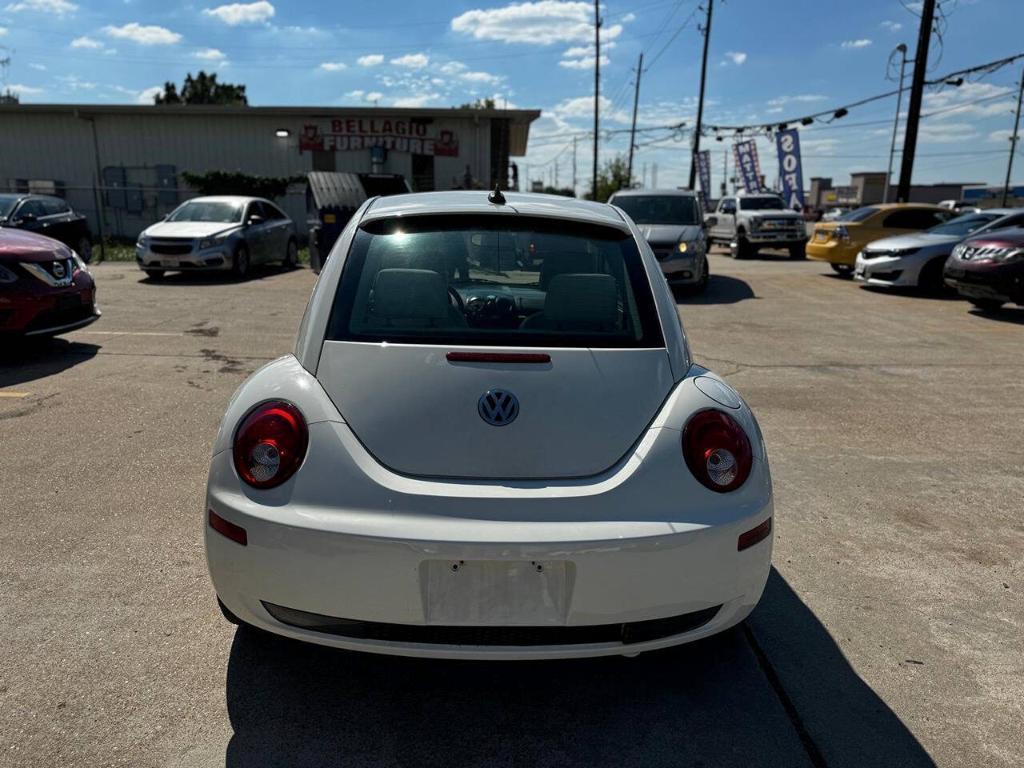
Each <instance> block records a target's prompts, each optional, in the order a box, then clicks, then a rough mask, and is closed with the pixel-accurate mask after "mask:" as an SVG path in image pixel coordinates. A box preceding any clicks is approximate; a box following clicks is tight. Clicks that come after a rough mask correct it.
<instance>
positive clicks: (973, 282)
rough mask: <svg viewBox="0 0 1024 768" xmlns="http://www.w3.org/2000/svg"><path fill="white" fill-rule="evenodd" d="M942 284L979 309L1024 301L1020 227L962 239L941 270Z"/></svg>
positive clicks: (1023, 243) (1023, 249)
mask: <svg viewBox="0 0 1024 768" xmlns="http://www.w3.org/2000/svg"><path fill="white" fill-rule="evenodd" d="M943 277H944V278H945V281H946V284H947V285H949V286H952V287H953V288H956V289H957V291H958V292H959V293H960V295H961V296H963V297H964V298H965V299H967V300H968V301H969V302H971V304H973V305H974V306H976V307H978V308H979V309H981V310H983V311H987V312H992V311H995V310H997V309H999V308H1000V307H1001V306H1003V304H1006V303H1007V302H1012V303H1014V304H1021V305H1024V228H1017V229H1002V230H999V231H997V232H992V233H991V234H985V235H979V236H978V237H972V238H970V239H969V240H965V241H964V242H962V243H960V245H958V246H957V247H956V248H954V249H953V253H952V255H951V256H950V257H949V259H947V260H946V267H945V270H944V271H943Z"/></svg>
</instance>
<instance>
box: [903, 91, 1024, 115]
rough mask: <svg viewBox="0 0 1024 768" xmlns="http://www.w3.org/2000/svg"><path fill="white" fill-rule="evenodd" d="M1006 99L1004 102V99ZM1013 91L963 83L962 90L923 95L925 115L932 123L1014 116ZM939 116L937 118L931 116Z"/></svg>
mask: <svg viewBox="0 0 1024 768" xmlns="http://www.w3.org/2000/svg"><path fill="white" fill-rule="evenodd" d="M1003 96H1005V97H1006V98H1005V99H1003V98H1001V97H1003ZM1012 96H1013V89H1011V88H1008V87H1007V86H1004V85H994V84H992V83H964V84H963V85H962V86H960V87H959V88H946V89H943V90H941V91H933V92H930V93H926V94H925V95H924V101H923V102H922V112H923V114H924V116H925V117H931V120H932V122H933V123H934V122H936V121H942V120H950V119H957V120H959V119H963V118H964V117H968V116H971V117H977V118H981V117H992V116H995V115H1006V117H1007V119H1009V118H1010V116H1011V115H1012V110H1013V106H1014V103H1015V102H1014V100H1013V98H1012ZM930 113H938V114H934V115H932V114H930Z"/></svg>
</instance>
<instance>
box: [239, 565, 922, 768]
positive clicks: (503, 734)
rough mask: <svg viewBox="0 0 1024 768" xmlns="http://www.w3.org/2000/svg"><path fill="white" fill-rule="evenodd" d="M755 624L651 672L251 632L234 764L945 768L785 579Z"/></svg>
mask: <svg viewBox="0 0 1024 768" xmlns="http://www.w3.org/2000/svg"><path fill="white" fill-rule="evenodd" d="M755 616H756V617H757V619H756V620H755V621H754V622H753V623H752V624H751V626H750V627H743V628H740V629H736V630H733V631H730V632H726V633H724V634H723V635H720V636H718V637H716V638H710V639H708V640H704V641H700V642H697V643H693V644H691V645H688V646H683V647H680V648H675V649H669V650H666V651H660V652H655V653H649V654H644V655H642V656H640V657H638V658H635V659H625V658H619V657H614V658H604V659H583V660H575V661H535V662H482V661H461V662H456V661H439V660H430V659H407V658H401V657H389V656H377V655H371V654H358V653H351V652H345V651H338V650H333V649H329V648H323V647H320V646H313V645H306V644H301V643H298V642H294V641H291V640H286V639H284V638H280V637H276V636H272V635H268V634H264V633H262V632H258V631H255V630H252V629H247V628H242V629H239V630H238V632H237V633H236V634H235V639H234V643H233V645H232V648H231V655H230V659H229V661H228V669H227V708H228V715H229V717H230V720H231V725H232V727H233V730H234V735H233V736H232V738H231V740H230V742H229V744H228V745H227V751H226V756H225V760H226V764H227V765H228V766H231V767H232V768H235V767H240V766H247V767H252V766H283V765H287V766H306V765H309V766H313V765H315V766H324V765H345V766H387V765H402V766H408V765H427V764H429V765H446V766H459V768H463V766H523V767H524V768H526V767H527V766H529V767H532V766H547V765H558V766H595V765H596V766H600V765H612V764H614V765H621V766H645V768H646V767H647V766H680V765H694V766H696V765H700V766H715V767H716V768H721V767H723V766H742V767H743V768H750V767H751V766H785V767H786V768H790V766H818V765H824V764H825V763H824V762H823V760H822V755H824V756H825V757H826V758H827V765H829V766H841V765H850V766H854V765H856V766H866V765H871V766H881V765H899V766H910V767H914V766H932V765H934V763H933V762H932V761H931V759H930V758H929V757H928V755H927V754H926V753H925V751H924V749H923V748H922V747H921V745H920V744H919V743H918V742H917V741H916V739H915V738H914V736H913V735H912V734H911V733H910V732H909V731H908V730H907V729H906V727H905V726H904V725H903V724H902V722H901V721H900V720H899V718H898V717H897V716H896V715H895V714H894V713H893V712H892V711H891V710H890V709H889V708H888V707H887V706H886V704H885V703H884V702H883V701H882V700H881V699H880V698H879V697H878V696H877V695H876V694H875V693H874V692H873V691H872V690H871V688H869V687H868V686H867V685H866V684H865V683H864V682H863V680H861V678H860V677H859V676H858V675H857V673H856V672H855V671H854V670H853V669H852V668H851V667H850V665H849V664H848V663H847V661H846V660H845V658H844V657H843V654H842V652H841V651H840V650H839V649H838V648H837V647H836V645H835V643H834V641H833V640H832V638H831V636H830V635H829V633H828V632H827V631H826V630H825V628H824V627H823V626H822V625H821V623H820V622H819V621H818V620H817V619H816V618H815V617H814V615H813V613H811V611H810V610H808V608H807V607H806V606H805V605H804V604H803V602H802V601H801V600H800V599H799V598H798V597H797V596H796V595H795V594H794V593H793V592H792V590H791V589H790V588H789V586H788V585H787V584H786V582H785V581H784V580H783V579H782V578H781V577H780V576H778V574H777V573H775V572H774V571H773V575H772V578H771V580H770V583H769V586H768V590H767V592H766V594H765V597H764V600H763V601H762V604H761V606H760V607H759V608H758V610H757V612H756V613H755ZM768 659H770V660H771V661H768ZM790 675H796V676H797V677H798V680H797V681H795V682H791V680H790V679H789V677H790Z"/></svg>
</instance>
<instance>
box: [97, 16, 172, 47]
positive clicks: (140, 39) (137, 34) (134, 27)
mask: <svg viewBox="0 0 1024 768" xmlns="http://www.w3.org/2000/svg"><path fill="white" fill-rule="evenodd" d="M103 31H104V32H105V33H106V34H107V35H108V36H110V37H114V38H117V39H118V40H130V41H131V42H133V43H138V44H139V45H174V43H177V42H178V41H179V40H181V35H179V34H178V33H177V32H171V30H169V29H167V28H166V27H158V26H149V25H144V24H138V23H136V22H134V21H133V22H131V23H130V24H124V25H122V26H120V27H114V26H107V27H104V28H103Z"/></svg>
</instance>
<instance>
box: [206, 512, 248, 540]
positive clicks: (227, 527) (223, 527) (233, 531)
mask: <svg viewBox="0 0 1024 768" xmlns="http://www.w3.org/2000/svg"><path fill="white" fill-rule="evenodd" d="M210 527H211V528H213V530H215V531H216V532H217V533H219V534H220V535H221V536H227V537H228V538H229V539H231V540H232V541H234V542H236V543H237V544H241V545H242V546H243V547H244V546H245V545H246V544H248V542H249V537H248V536H246V533H245V528H243V527H242V526H240V525H235V524H234V523H229V522H228V521H227V520H225V519H224V518H223V517H221V516H220V515H218V514H217V513H216V512H214V511H213V510H212V509H211V510H210Z"/></svg>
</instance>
